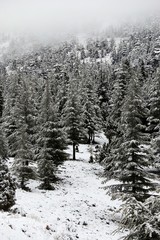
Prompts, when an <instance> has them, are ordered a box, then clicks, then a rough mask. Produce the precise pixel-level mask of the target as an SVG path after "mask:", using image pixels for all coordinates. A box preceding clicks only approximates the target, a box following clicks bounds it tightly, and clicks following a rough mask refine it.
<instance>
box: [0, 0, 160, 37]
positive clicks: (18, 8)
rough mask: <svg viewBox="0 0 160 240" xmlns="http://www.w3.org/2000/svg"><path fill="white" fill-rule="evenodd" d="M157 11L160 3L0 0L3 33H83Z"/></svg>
mask: <svg viewBox="0 0 160 240" xmlns="http://www.w3.org/2000/svg"><path fill="white" fill-rule="evenodd" d="M155 10H156V11H158V10H160V0H0V31H13V30H16V31H26V32H32V31H33V32H35V31H36V32H37V33H39V32H41V33H43V32H44V33H48V34H50V33H52V34H54V33H55V34H57V33H63V32H65V33H71V32H75V31H77V32H79V33H80V32H87V31H91V30H98V29H102V28H103V27H104V26H107V25H111V24H115V23H119V22H122V21H124V20H126V19H133V18H134V19H135V18H136V19H137V18H139V17H142V16H149V15H150V14H151V13H153V12H154V11H155ZM159 12H160V11H159Z"/></svg>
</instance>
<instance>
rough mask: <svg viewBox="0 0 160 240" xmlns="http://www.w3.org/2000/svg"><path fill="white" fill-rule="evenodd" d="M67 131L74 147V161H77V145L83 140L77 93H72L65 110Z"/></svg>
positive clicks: (64, 118)
mask: <svg viewBox="0 0 160 240" xmlns="http://www.w3.org/2000/svg"><path fill="white" fill-rule="evenodd" d="M63 122H64V127H65V131H66V132H67V135H68V138H69V140H70V141H71V142H72V146H73V160H75V159H76V145H77V144H78V143H79V142H80V140H81V133H82V129H81V127H82V126H81V110H80V102H79V99H78V95H77V92H75V93H71V94H70V95H69V96H68V100H67V102H66V104H65V108H64V110H63Z"/></svg>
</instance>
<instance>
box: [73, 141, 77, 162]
mask: <svg viewBox="0 0 160 240" xmlns="http://www.w3.org/2000/svg"><path fill="white" fill-rule="evenodd" d="M73 160H76V144H75V143H74V142H73Z"/></svg>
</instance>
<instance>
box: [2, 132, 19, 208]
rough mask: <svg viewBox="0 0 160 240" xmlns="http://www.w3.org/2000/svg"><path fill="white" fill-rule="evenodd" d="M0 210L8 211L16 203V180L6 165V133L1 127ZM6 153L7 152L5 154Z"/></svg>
mask: <svg viewBox="0 0 160 240" xmlns="http://www.w3.org/2000/svg"><path fill="white" fill-rule="evenodd" d="M0 139H1V141H0V149H1V151H0V210H5V211H7V210H8V209H9V208H10V207H12V206H13V205H14V204H15V189H16V186H15V182H14V181H13V179H12V177H11V175H10V172H9V169H8V167H7V165H6V160H5V159H4V156H6V150H5V147H4V146H5V144H4V135H3V134H2V129H1V128H0ZM4 153H5V154H4Z"/></svg>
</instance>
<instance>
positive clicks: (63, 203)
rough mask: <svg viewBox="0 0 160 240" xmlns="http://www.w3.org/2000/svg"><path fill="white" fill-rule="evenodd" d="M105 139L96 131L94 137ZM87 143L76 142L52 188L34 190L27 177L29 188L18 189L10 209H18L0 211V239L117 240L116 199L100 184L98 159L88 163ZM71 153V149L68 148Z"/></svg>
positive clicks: (34, 186) (33, 183)
mask: <svg viewBox="0 0 160 240" xmlns="http://www.w3.org/2000/svg"><path fill="white" fill-rule="evenodd" d="M96 140H97V141H99V142H100V143H101V144H102V143H103V142H104V141H105V139H104V137H102V135H100V136H99V137H97V139H96ZM88 149H89V147H88V145H80V146H79V153H77V159H78V160H77V161H66V162H65V163H64V165H63V166H61V167H60V172H59V177H60V178H61V179H62V181H60V182H59V183H58V184H57V185H56V190H55V191H43V190H38V189H37V188H36V187H37V186H38V185H39V183H38V182H37V181H31V182H30V187H31V189H32V192H25V191H22V190H21V189H18V190H17V192H16V196H17V202H16V205H15V206H14V209H16V208H17V209H18V213H15V214H13V213H5V212H0V240H25V239H33V240H50V239H52V240H76V239H80V240H118V239H119V238H120V237H121V236H122V235H123V233H120V232H118V233H114V234H113V231H115V230H116V229H117V227H118V219H119V216H118V214H114V211H115V209H118V207H119V205H120V202H118V201H113V200H111V198H110V197H109V196H108V195H106V192H105V191H104V189H103V188H102V187H103V185H102V183H101V182H102V178H101V177H100V173H101V172H102V171H103V169H102V167H101V166H100V165H99V164H98V163H93V164H91V163H88V160H89V156H90V153H89V152H88ZM68 152H69V153H71V149H70V148H69V149H68Z"/></svg>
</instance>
